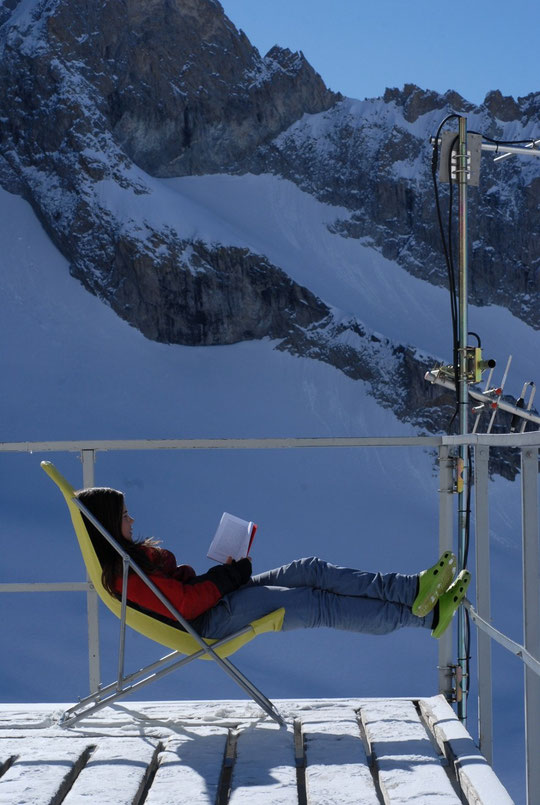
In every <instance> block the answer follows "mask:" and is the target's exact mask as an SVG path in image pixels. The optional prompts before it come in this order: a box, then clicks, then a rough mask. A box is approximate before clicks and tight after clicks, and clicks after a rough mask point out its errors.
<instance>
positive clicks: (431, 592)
mask: <svg viewBox="0 0 540 805" xmlns="http://www.w3.org/2000/svg"><path fill="white" fill-rule="evenodd" d="M456 567H457V561H456V557H455V556H454V554H453V553H452V551H445V552H444V553H443V555H442V556H441V558H440V559H439V561H438V562H437V564H435V565H433V567H430V568H429V570H422V572H421V573H419V574H418V582H419V583H418V594H417V596H416V598H415V599H414V603H413V605H412V612H413V615H416V616H417V617H418V618H423V617H424V616H425V615H427V614H428V612H431V610H432V609H433V607H434V606H435V604H436V603H437V601H438V600H439V598H440V597H441V595H442V594H443V593H444V592H446V590H447V589H448V587H449V586H450V584H451V582H452V579H453V578H454V573H455V572H456Z"/></svg>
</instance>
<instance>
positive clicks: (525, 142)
mask: <svg viewBox="0 0 540 805" xmlns="http://www.w3.org/2000/svg"><path fill="white" fill-rule="evenodd" d="M469 134H478V135H479V136H480V137H481V138H482V139H483V140H487V141H488V143H493V144H494V145H532V146H533V147H534V144H535V140H534V139H529V140H494V139H493V138H492V137H488V136H487V135H486V134H482V133H481V132H480V131H469Z"/></svg>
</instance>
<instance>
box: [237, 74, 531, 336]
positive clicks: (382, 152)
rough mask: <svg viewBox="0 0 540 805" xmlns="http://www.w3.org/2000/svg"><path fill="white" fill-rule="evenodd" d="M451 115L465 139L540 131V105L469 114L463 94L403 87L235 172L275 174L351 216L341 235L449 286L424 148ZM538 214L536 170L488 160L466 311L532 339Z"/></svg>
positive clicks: (287, 140)
mask: <svg viewBox="0 0 540 805" xmlns="http://www.w3.org/2000/svg"><path fill="white" fill-rule="evenodd" d="M452 111H454V112H457V113H461V114H464V115H466V116H467V122H468V128H469V130H471V131H472V130H474V131H477V132H480V133H482V134H485V135H487V136H488V137H491V138H493V139H526V138H527V137H533V136H535V135H536V136H537V135H538V131H539V130H540V93H537V94H534V95H529V96H528V97H527V98H520V99H519V101H518V102H516V101H514V99H513V98H504V97H503V96H502V95H501V94H500V93H499V92H492V93H490V94H488V95H487V97H486V99H485V101H484V104H483V105H482V106H480V107H474V106H472V104H469V103H467V102H466V101H465V100H464V99H463V98H461V97H460V96H459V95H458V94H457V93H447V94H446V95H444V96H441V95H438V94H436V93H434V92H424V91H423V90H420V89H419V88H418V87H415V86H414V85H406V86H405V87H404V89H403V90H402V91H399V90H387V91H386V93H385V95H384V98H382V99H380V98H379V99H373V100H366V101H364V102H359V101H351V100H350V99H344V100H342V101H341V102H339V103H336V104H335V105H334V106H333V107H332V108H331V109H330V110H328V111H327V112H324V113H322V114H319V115H317V116H314V117H311V118H310V117H305V118H303V119H302V120H300V121H298V122H297V123H295V124H294V125H293V126H291V128H290V129H289V130H288V131H286V132H284V133H283V134H281V135H280V136H278V137H277V138H275V139H274V140H273V141H272V142H271V143H268V144H264V145H263V146H261V147H259V148H258V149H257V151H256V152H255V153H254V154H252V155H251V156H250V158H249V159H248V161H247V162H246V161H243V162H241V163H239V164H238V166H237V170H239V171H244V170H251V171H255V172H259V171H260V172H264V171H268V170H269V169H270V170H272V171H274V172H276V173H278V174H279V175H282V176H285V177H287V178H289V179H291V180H292V181H294V182H296V183H297V184H298V185H299V186H300V187H301V188H302V189H304V190H306V191H307V192H309V193H312V194H314V195H316V196H317V197H318V198H320V199H321V200H323V201H327V202H328V203H331V204H336V205H342V206H344V207H346V208H347V209H348V210H349V211H350V215H348V216H347V217H346V218H344V219H343V220H342V221H341V222H338V223H337V224H335V225H334V231H336V232H340V233H341V234H342V235H343V236H344V237H355V238H360V237H361V238H368V239H369V241H370V242H371V243H372V244H373V245H374V246H375V247H376V248H377V249H379V250H380V251H381V252H382V254H383V255H384V256H385V257H388V258H389V259H391V260H395V261H397V262H398V263H399V264H400V265H402V266H403V267H404V268H406V269H407V270H408V271H410V272H411V273H412V274H414V275H415V276H418V277H420V278H422V279H425V280H428V281H429V282H432V283H434V284H437V285H445V286H446V285H447V276H446V267H445V264H444V262H443V259H442V248H441V241H440V234H439V229H438V225H437V220H436V216H435V214H434V191H433V181H432V175H431V156H432V147H431V145H430V143H429V138H430V136H432V135H434V134H435V133H436V131H437V128H438V125H439V123H440V122H441V121H442V120H443V119H444V117H445V116H446V115H447V114H449V113H450V112H452ZM509 123H511V125H508V124H509ZM447 127H449V128H450V129H451V123H449V124H448V126H447ZM454 128H456V130H457V124H455V123H454ZM440 193H441V203H442V206H443V210H444V211H445V220H444V225H445V226H446V218H447V216H446V209H447V205H448V185H444V184H443V185H440ZM455 198H456V194H455V193H454V199H455ZM539 212H540V159H536V158H530V160H529V161H528V162H526V161H525V160H524V159H523V158H519V157H512V158H510V159H506V160H504V161H502V162H500V163H497V164H495V163H494V162H493V154H484V155H483V157H482V161H481V184H480V187H479V188H470V192H469V232H470V235H471V241H472V248H471V261H470V268H471V273H470V301H471V302H473V303H474V304H476V305H488V304H498V305H502V306H504V307H507V308H508V309H509V310H511V311H512V313H514V315H516V316H518V317H520V318H522V319H523V320H524V321H526V322H527V323H528V324H530V325H532V326H533V327H535V328H538V327H540V311H539V308H538V298H539V292H540V223H539V221H540V216H539ZM455 237H456V233H454V238H455ZM456 253H457V241H456Z"/></svg>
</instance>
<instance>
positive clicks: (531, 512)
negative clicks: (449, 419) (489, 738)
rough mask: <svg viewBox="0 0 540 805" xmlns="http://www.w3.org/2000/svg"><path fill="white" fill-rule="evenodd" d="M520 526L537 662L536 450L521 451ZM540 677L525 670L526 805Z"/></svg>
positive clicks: (530, 640)
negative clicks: (521, 527) (521, 528)
mask: <svg viewBox="0 0 540 805" xmlns="http://www.w3.org/2000/svg"><path fill="white" fill-rule="evenodd" d="M521 490H522V526H523V631H524V643H525V648H526V649H527V651H528V652H529V653H530V654H532V656H533V657H534V658H535V659H537V660H540V580H539V577H538V568H539V567H540V546H539V532H538V509H539V505H538V449H533V448H526V449H525V450H522V451H521ZM539 713H540V677H538V676H537V675H536V674H535V673H534V672H533V671H532V670H531V669H530V668H528V667H526V668H525V752H526V774H527V805H539V803H540V763H539V762H538V760H539V758H540V720H539V718H538V714H539Z"/></svg>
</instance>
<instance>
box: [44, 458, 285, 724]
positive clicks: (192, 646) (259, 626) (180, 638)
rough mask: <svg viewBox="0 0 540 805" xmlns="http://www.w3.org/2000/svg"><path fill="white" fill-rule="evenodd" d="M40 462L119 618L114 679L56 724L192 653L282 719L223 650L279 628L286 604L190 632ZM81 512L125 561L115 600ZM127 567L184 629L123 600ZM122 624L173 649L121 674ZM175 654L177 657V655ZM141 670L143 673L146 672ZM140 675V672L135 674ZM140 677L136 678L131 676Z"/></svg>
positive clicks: (63, 482)
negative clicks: (224, 631)
mask: <svg viewBox="0 0 540 805" xmlns="http://www.w3.org/2000/svg"><path fill="white" fill-rule="evenodd" d="M41 467H42V468H43V469H44V470H45V472H46V473H47V475H48V476H49V477H50V478H51V479H52V480H53V481H54V483H55V484H56V485H57V486H58V488H59V489H60V491H61V492H62V494H63V496H64V498H65V501H66V503H67V506H68V508H69V512H70V514H71V521H72V523H73V527H74V529H75V533H76V535H77V540H78V542H79V547H80V549H81V553H82V556H83V559H84V563H85V565H86V569H87V572H88V576H89V579H90V581H91V583H92V585H93V586H94V588H95V589H96V592H97V593H98V595H99V597H100V598H101V600H102V601H103V603H104V604H105V606H107V607H108V608H109V609H110V610H111V611H112V612H113V613H114V614H115V615H116V616H117V617H118V618H120V646H119V652H118V654H119V659H118V678H117V680H116V681H115V682H113V683H111V684H110V685H107V686H105V687H103V686H100V687H99V689H98V691H96V692H94V693H91V694H90V695H89V696H87V697H86V698H85V699H81V700H80V701H79V703H78V704H77V705H74V706H73V707H71V708H69V709H68V710H66V711H65V713H64V714H63V715H62V718H61V719H60V724H61V725H62V726H64V727H68V726H71V725H73V724H74V723H76V722H77V721H79V720H80V719H81V718H83V717H86V716H88V715H90V714H91V713H94V712H96V711H97V710H100V709H101V708H103V707H106V706H108V705H109V704H111V703H112V702H113V701H115V700H116V699H119V698H121V697H122V696H127V695H128V694H130V693H133V692H135V691H136V690H139V689H140V688H141V687H143V686H144V685H147V684H149V683H150V682H152V681H154V680H155V679H158V678H161V677H162V676H164V675H165V674H168V673H170V672H171V671H174V670H176V669H178V668H180V667H181V666H183V665H186V664H187V663H189V662H191V661H192V660H196V659H201V660H202V659H204V660H213V661H214V662H216V663H217V664H218V665H220V666H221V668H222V669H223V670H224V671H225V672H226V673H227V674H228V675H229V676H230V677H231V678H232V679H234V681H235V682H236V683H237V684H238V685H239V686H240V687H241V688H242V689H243V690H244V691H245V692H246V693H247V694H248V695H249V696H251V698H252V699H253V700H254V701H255V702H256V703H257V704H258V705H259V706H260V707H261V708H262V709H263V710H264V711H265V712H266V713H267V714H268V715H269V716H270V717H271V718H273V719H274V721H277V722H278V724H281V725H284V724H285V722H284V720H283V717H282V716H281V714H280V713H279V711H278V710H277V709H276V707H275V706H274V705H273V704H272V702H271V701H270V700H269V699H267V698H266V696H264V694H263V693H261V691H260V690H258V689H257V688H256V687H255V685H253V683H252V682H250V681H249V680H248V679H247V678H246V677H245V676H244V675H243V674H242V673H241V672H240V671H239V670H238V668H236V667H235V666H234V665H233V664H232V663H231V662H230V660H228V659H227V658H228V656H229V655H231V654H233V653H234V652H235V651H238V649H239V648H241V647H242V646H243V645H245V644H246V643H248V642H249V641H250V640H253V638H254V637H256V636H257V635H259V634H263V633H264V632H272V631H279V630H280V629H281V627H282V625H283V617H284V615H285V610H284V609H283V608H281V609H277V610H275V611H274V612H271V613H269V614H268V615H265V616H264V617H263V618H259V619H258V620H255V621H253V622H252V623H249V624H247V625H246V626H245V627H244V628H243V629H241V630H240V631H239V632H236V633H235V634H232V635H230V636H228V637H224V638H221V639H219V640H209V639H204V638H202V637H201V636H200V635H198V634H197V632H195V630H194V629H193V628H192V627H191V626H190V624H189V622H188V621H186V620H185V618H183V617H182V615H181V614H180V613H179V612H178V611H177V610H176V609H175V608H174V607H173V606H172V604H171V603H170V602H169V601H168V600H167V598H165V596H164V595H163V593H162V592H161V591H160V590H159V589H158V588H157V587H156V586H155V585H154V584H153V583H152V581H151V580H150V579H149V578H148V577H147V576H146V575H145V574H144V573H143V572H142V570H141V569H140V568H139V567H138V566H137V565H136V564H135V562H134V561H133V560H132V559H131V557H130V556H129V555H128V554H126V553H125V552H124V551H123V550H122V548H121V547H120V545H118V543H117V542H116V540H115V539H114V538H113V537H112V536H111V535H110V534H109V533H108V532H107V531H106V530H105V529H104V528H103V526H102V525H101V523H99V522H98V521H97V520H96V519H95V517H93V515H92V514H91V513H90V512H89V511H88V509H86V507H85V506H84V505H83V504H82V503H81V502H80V501H79V500H77V498H75V497H74V494H75V490H74V488H73V487H72V486H71V484H70V483H69V482H68V481H67V480H66V479H65V478H64V477H63V476H62V475H61V474H60V472H59V471H58V470H57V469H56V467H55V466H54V464H52V463H51V462H50V461H42V462H41ZM81 512H82V513H84V515H85V516H86V517H87V518H88V520H89V521H90V522H91V523H92V524H93V525H94V526H95V527H96V528H97V529H98V530H99V531H100V533H101V534H102V535H103V536H104V537H105V539H107V540H108V541H109V542H110V543H111V544H112V545H113V546H114V547H115V548H116V550H117V551H118V553H119V555H120V556H121V557H122V560H123V566H124V583H123V590H122V600H121V601H119V600H118V599H117V598H115V597H114V596H113V595H111V594H110V593H109V592H108V591H107V590H106V589H105V587H104V586H103V583H102V580H101V565H100V563H99V561H98V558H97V556H96V553H95V551H94V547H93V545H92V542H91V540H90V537H89V534H88V531H87V529H86V526H85V524H84V520H83V518H82V515H81ZM129 570H132V571H133V572H135V573H137V574H138V575H139V576H140V577H141V578H142V579H143V580H144V582H145V583H146V584H147V585H148V587H149V588H150V589H151V590H152V592H153V593H154V594H155V595H157V597H158V598H159V599H160V601H162V603H163V604H164V605H165V606H166V607H167V608H168V609H169V611H170V613H171V619H175V620H177V621H178V622H179V623H180V625H181V626H182V628H183V629H185V631H182V630H181V629H179V628H176V627H174V626H171V625H169V624H167V623H163V622H162V621H160V620H158V619H156V618H153V617H152V616H151V615H147V614H145V613H144V612H140V611H139V610H137V609H134V608H133V607H131V606H129V604H128V602H127V597H126V593H127V576H128V571H129ZM126 624H127V625H128V626H130V627H131V628H132V629H134V630H135V631H136V632H139V633H140V634H142V635H144V636H145V637H148V638H150V640H154V641H155V642H156V643H161V644H162V645H164V646H167V647H168V648H171V649H173V652H172V654H168V655H166V656H165V657H162V658H161V659H160V660H158V661H157V662H155V663H152V664H151V665H148V666H146V667H145V668H141V669H140V670H139V671H136V672H135V673H133V674H130V675H128V676H125V675H124V646H125V627H126ZM180 655H186V656H183V657H182V659H178V657H179V656H180ZM145 674H148V675H147V676H146V677H145ZM140 677H144V678H143V679H140ZM137 679H138V680H139V681H135V680H137Z"/></svg>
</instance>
